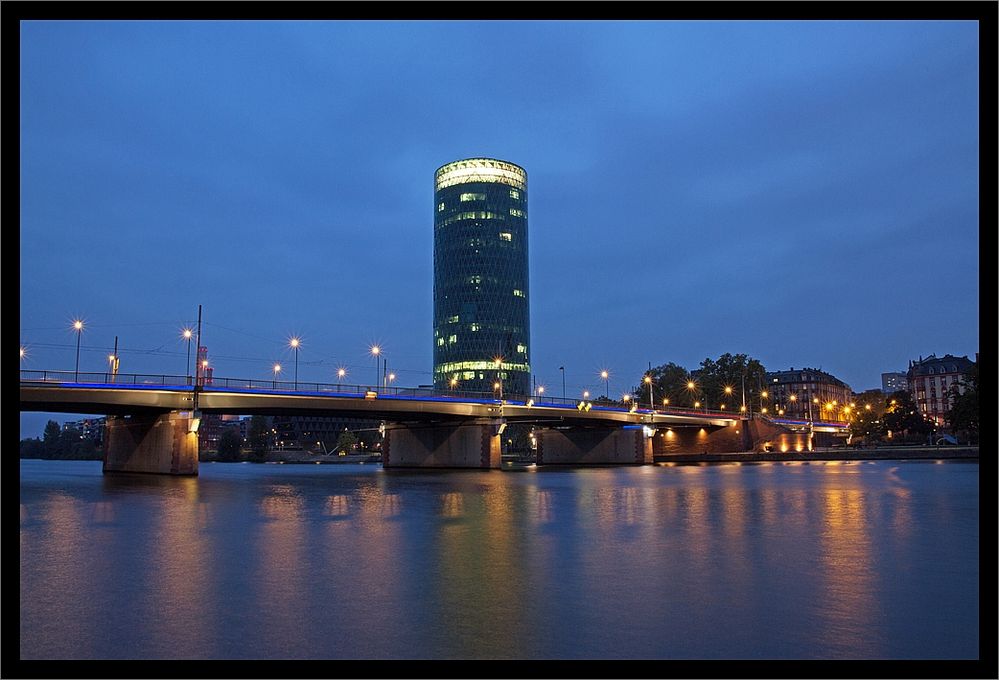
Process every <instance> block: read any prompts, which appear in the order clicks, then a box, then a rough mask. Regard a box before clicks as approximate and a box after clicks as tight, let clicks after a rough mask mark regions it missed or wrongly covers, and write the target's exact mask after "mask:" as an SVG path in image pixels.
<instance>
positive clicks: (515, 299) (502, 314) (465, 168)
mask: <svg viewBox="0 0 999 680" xmlns="http://www.w3.org/2000/svg"><path fill="white" fill-rule="evenodd" d="M529 296H530V289H529V286H528V260H527V173H526V172H525V171H524V169H523V168H521V167H519V166H517V165H514V164H513V163H508V162H506V161H501V160H496V159H493V158H468V159H465V160H460V161H455V162H453V163H448V164H446V165H443V166H441V167H440V168H438V169H437V172H436V173H435V175H434V387H436V388H437V389H440V390H447V389H455V390H461V391H475V392H489V393H495V392H496V391H497V390H496V389H495V385H496V383H500V384H501V385H502V390H503V395H504V396H506V395H528V394H530V390H531V364H530V359H529V356H530V355H529V351H530V338H531V332H530V306H529V302H530V297H529ZM497 360H498V364H497Z"/></svg>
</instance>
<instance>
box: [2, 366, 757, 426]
mask: <svg viewBox="0 0 999 680" xmlns="http://www.w3.org/2000/svg"><path fill="white" fill-rule="evenodd" d="M21 382H25V383H44V384H47V385H53V384H59V385H67V386H80V385H88V386H91V385H92V386H119V387H131V386H135V387H143V386H145V387H171V388H176V387H181V388H183V387H191V388H194V387H195V386H197V387H200V388H202V389H205V390H212V389H216V390H254V391H266V392H274V393H280V394H301V395H313V396H315V395H320V396H331V397H337V396H342V397H351V398H357V397H392V398H400V399H405V398H411V399H438V400H442V401H478V402H493V403H497V404H498V403H500V399H499V395H498V394H497V393H496V392H473V391H467V390H452V389H447V390H437V389H434V388H431V387H401V386H395V385H352V384H344V383H318V382H305V381H298V382H296V381H293V380H273V379H272V380H268V379H265V378H223V377H216V376H212V377H211V378H205V377H203V376H199V377H195V376H189V375H170V374H143V373H119V374H117V375H115V374H114V373H111V372H103V373H99V372H92V371H86V372H84V371H80V372H76V371H47V370H24V369H22V370H21ZM503 402H504V403H506V404H512V405H526V404H528V403H532V404H533V405H535V406H544V407H549V408H570V409H579V410H583V409H585V410H596V411H600V410H611V411H621V410H630V411H632V412H635V413H639V414H643V415H648V414H649V413H656V414H664V415H692V416H702V417H727V418H730V417H739V414H738V413H734V412H732V411H724V410H713V409H703V408H699V409H695V408H681V407H665V408H662V407H656V408H655V409H654V410H652V409H649V408H648V407H645V408H643V407H641V406H640V405H638V404H636V403H635V402H624V401H616V402H614V401H587V400H582V399H570V398H564V397H551V396H548V395H543V396H535V397H530V396H522V395H504V397H503Z"/></svg>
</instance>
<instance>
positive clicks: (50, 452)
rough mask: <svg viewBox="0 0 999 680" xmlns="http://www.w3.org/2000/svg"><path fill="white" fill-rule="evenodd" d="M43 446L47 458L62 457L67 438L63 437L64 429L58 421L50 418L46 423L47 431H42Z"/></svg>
mask: <svg viewBox="0 0 999 680" xmlns="http://www.w3.org/2000/svg"><path fill="white" fill-rule="evenodd" d="M42 446H43V449H44V451H45V457H46V458H62V454H63V451H64V449H65V440H64V439H63V437H62V429H61V428H60V427H59V423H57V422H56V421H54V420H50V421H49V422H47V423H45V431H44V432H43V433H42Z"/></svg>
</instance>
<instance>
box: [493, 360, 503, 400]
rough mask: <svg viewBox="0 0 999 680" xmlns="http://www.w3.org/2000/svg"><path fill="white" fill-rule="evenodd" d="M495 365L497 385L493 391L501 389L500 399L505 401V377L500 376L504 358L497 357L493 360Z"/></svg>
mask: <svg viewBox="0 0 999 680" xmlns="http://www.w3.org/2000/svg"><path fill="white" fill-rule="evenodd" d="M493 363H494V364H495V365H496V384H495V385H493V389H496V388H497V387H498V388H499V398H500V401H503V377H502V375H501V374H500V369H501V368H502V367H503V357H496V358H495V359H493Z"/></svg>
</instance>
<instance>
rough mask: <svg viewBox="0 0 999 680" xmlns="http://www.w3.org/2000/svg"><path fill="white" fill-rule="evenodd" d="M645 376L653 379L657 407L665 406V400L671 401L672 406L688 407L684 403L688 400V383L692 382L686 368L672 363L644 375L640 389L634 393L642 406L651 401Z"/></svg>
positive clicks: (657, 367) (654, 398)
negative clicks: (685, 399)
mask: <svg viewBox="0 0 999 680" xmlns="http://www.w3.org/2000/svg"><path fill="white" fill-rule="evenodd" d="M645 376H648V377H650V378H652V394H653V400H654V402H655V404H656V405H657V406H662V405H663V399H669V403H670V405H671V406H680V405H684V406H685V405H687V404H686V402H684V401H682V399H684V398H686V397H685V395H686V394H687V381H688V380H690V372H689V371H687V369H686V368H684V367H683V366H679V365H677V364H675V363H673V362H672V361H671V362H669V363H667V364H663V365H662V366H656V367H655V368H653V369H652V370H651V371H649V372H648V373H646V374H645V375H643V376H642V379H641V381H639V385H638V387H636V388H635V389H634V391H633V392H632V394H633V395H634V397H635V399H636V400H637V401H638V403H640V404H647V403H648V401H649V386H648V384H647V383H646V382H645ZM691 403H692V402H691Z"/></svg>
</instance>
